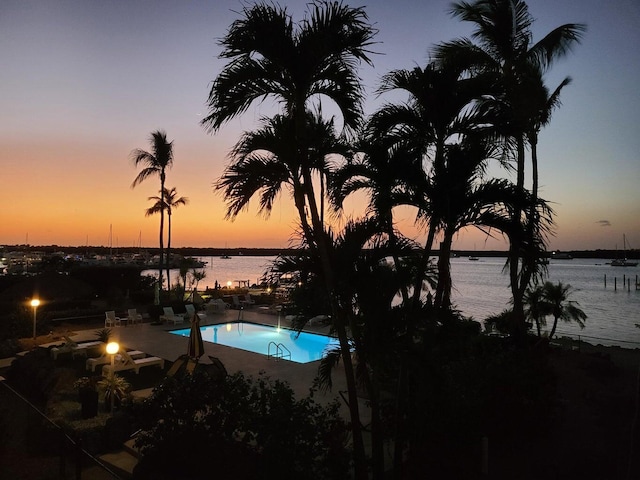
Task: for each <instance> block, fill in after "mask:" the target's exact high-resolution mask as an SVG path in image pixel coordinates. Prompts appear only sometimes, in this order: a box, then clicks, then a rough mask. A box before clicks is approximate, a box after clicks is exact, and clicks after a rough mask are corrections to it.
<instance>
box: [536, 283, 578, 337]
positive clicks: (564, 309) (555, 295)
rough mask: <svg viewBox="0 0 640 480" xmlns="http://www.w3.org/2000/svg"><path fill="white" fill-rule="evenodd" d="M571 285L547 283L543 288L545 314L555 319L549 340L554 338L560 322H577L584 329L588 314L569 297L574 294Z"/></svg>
mask: <svg viewBox="0 0 640 480" xmlns="http://www.w3.org/2000/svg"><path fill="white" fill-rule="evenodd" d="M573 291H574V290H573V288H572V287H571V285H568V284H563V283H562V282H558V283H556V284H554V283H551V282H545V284H544V287H543V302H544V304H545V306H544V312H545V313H547V314H548V315H551V316H552V317H553V327H552V328H551V332H549V338H550V339H551V338H553V336H554V335H555V333H556V327H557V326H558V320H562V321H563V322H567V323H570V322H576V323H577V324H578V325H579V326H580V328H584V321H585V320H586V319H587V314H586V313H584V311H583V310H582V309H581V308H580V304H579V303H578V302H575V301H573V300H569V297H570V296H571V294H572V293H573Z"/></svg>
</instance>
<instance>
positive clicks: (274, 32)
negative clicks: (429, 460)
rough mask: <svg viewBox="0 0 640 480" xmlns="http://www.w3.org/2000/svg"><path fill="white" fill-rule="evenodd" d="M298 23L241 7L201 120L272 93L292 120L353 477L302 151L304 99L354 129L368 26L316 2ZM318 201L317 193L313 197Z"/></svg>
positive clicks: (342, 9) (307, 156)
mask: <svg viewBox="0 0 640 480" xmlns="http://www.w3.org/2000/svg"><path fill="white" fill-rule="evenodd" d="M308 8H309V10H310V12H309V15H308V17H306V18H305V19H304V21H302V22H300V23H299V24H297V25H295V24H294V23H293V22H292V20H291V17H290V15H289V14H288V13H287V11H286V9H284V8H282V7H280V6H278V5H276V4H267V3H258V4H256V5H253V6H252V7H245V8H244V9H243V10H242V18H241V19H239V20H236V21H234V22H233V23H232V25H231V26H230V28H229V30H228V32H227V34H226V35H225V36H224V38H223V39H222V40H221V42H220V44H221V46H222V47H223V50H222V53H221V57H222V58H227V59H230V62H229V63H228V64H227V65H226V66H225V67H224V68H223V69H222V72H221V73H220V74H219V75H218V77H217V78H216V79H215V80H214V82H213V85H212V88H211V91H210V93H209V98H208V102H207V103H208V106H209V115H208V116H207V117H205V118H204V119H203V121H202V125H203V126H205V127H206V128H207V129H209V130H210V131H217V130H218V129H219V128H220V127H221V126H222V125H223V124H224V123H225V122H227V121H228V120H230V119H232V118H233V117H236V116H238V115H240V114H242V113H243V112H244V111H246V109H247V108H248V107H249V106H250V105H251V104H252V103H253V102H254V101H255V100H260V99H264V98H266V97H268V96H273V97H275V98H276V99H277V100H278V101H280V102H281V103H282V105H283V110H284V115H285V116H286V117H288V118H289V119H291V120H292V121H293V131H292V134H291V136H290V137H289V139H288V140H289V142H290V144H291V148H292V149H293V151H294V152H296V155H297V157H298V162H299V167H298V168H299V170H298V171H297V172H296V175H295V178H296V179H298V178H301V179H302V182H299V181H298V180H295V181H296V182H299V185H297V189H296V190H294V191H297V192H301V193H302V195H301V196H298V197H296V198H295V199H294V201H295V202H296V208H297V209H298V213H299V215H300V221H301V224H302V225H303V227H304V224H305V222H306V220H305V218H306V216H307V215H308V216H309V224H310V226H311V228H312V230H307V231H305V232H304V233H305V235H309V237H308V238H307V242H308V244H309V247H310V248H313V249H317V250H318V252H319V259H320V261H321V262H322V266H323V271H324V278H325V281H326V288H327V291H328V292H329V297H330V298H332V300H331V306H332V318H333V320H334V322H335V323H336V325H335V327H336V331H337V334H338V337H339V339H340V344H341V349H342V354H343V357H344V368H345V374H346V379H347V389H348V392H349V403H350V407H349V408H350V413H351V418H352V425H353V429H354V430H353V443H354V460H355V469H356V478H358V479H363V478H366V476H367V473H366V460H365V455H364V444H363V439H362V435H361V431H360V429H359V424H360V423H359V422H360V420H359V409H358V406H357V395H356V393H357V392H356V385H355V379H354V375H353V371H352V365H351V362H350V350H349V344H348V337H347V334H346V325H344V324H343V321H344V319H342V315H341V314H340V312H339V308H338V307H339V306H338V305H337V304H336V303H335V301H334V300H333V295H332V292H333V291H334V290H335V285H336V284H335V279H334V278H333V267H332V259H331V252H330V248H331V246H330V245H329V239H328V237H327V235H326V232H325V231H324V225H323V224H322V219H321V215H320V214H319V212H318V203H317V201H318V199H317V197H316V194H315V192H314V182H313V176H312V172H313V171H314V169H315V168H317V165H318V159H317V158H315V159H313V158H312V156H313V152H310V151H309V148H308V143H309V139H308V138H307V137H306V135H307V133H308V128H307V122H308V112H309V108H308V104H309V102H310V101H312V100H313V101H317V102H318V103H319V102H321V101H322V100H321V99H320V97H323V98H328V99H330V100H332V101H333V102H335V105H336V106H337V108H338V109H339V111H340V113H341V114H342V118H343V122H344V126H345V128H346V129H355V128H356V127H357V126H358V123H359V122H360V118H361V115H362V106H361V102H362V98H363V93H362V87H361V85H360V81H359V79H358V76H357V75H356V66H357V64H358V63H359V62H362V61H364V62H367V63H370V60H369V56H368V54H369V52H368V51H367V47H368V46H369V45H370V44H371V41H372V38H373V35H374V33H375V31H374V30H373V29H372V27H371V25H370V24H369V23H368V19H367V16H366V13H365V12H364V9H362V8H351V7H348V6H346V5H343V4H342V3H338V2H330V1H317V2H313V3H310V4H308ZM320 200H321V201H323V199H320Z"/></svg>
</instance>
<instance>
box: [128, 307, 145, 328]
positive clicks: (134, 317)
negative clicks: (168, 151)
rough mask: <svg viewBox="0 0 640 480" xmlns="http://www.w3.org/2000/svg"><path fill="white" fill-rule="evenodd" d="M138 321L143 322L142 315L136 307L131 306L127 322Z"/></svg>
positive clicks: (131, 323)
mask: <svg viewBox="0 0 640 480" xmlns="http://www.w3.org/2000/svg"><path fill="white" fill-rule="evenodd" d="M136 323H142V315H140V314H139V313H138V310H136V309H135V308H130V309H129V310H127V324H128V325H135V324H136Z"/></svg>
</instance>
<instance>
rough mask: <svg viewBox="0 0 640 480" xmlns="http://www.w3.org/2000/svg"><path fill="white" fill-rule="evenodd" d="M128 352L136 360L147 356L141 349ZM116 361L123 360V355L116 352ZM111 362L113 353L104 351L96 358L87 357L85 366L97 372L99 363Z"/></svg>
mask: <svg viewBox="0 0 640 480" xmlns="http://www.w3.org/2000/svg"><path fill="white" fill-rule="evenodd" d="M127 353H128V354H129V356H130V357H131V358H133V359H134V360H139V359H141V358H144V357H146V356H147V355H146V354H145V353H144V352H141V351H140V350H132V351H130V352H127ZM115 362H122V356H121V355H120V354H116V357H115V359H114V363H115ZM110 363H111V355H109V354H107V353H103V354H102V355H100V356H99V357H96V358H87V361H86V362H85V364H84V366H85V368H86V369H87V370H91V371H92V372H95V371H96V367H97V366H98V365H107V364H110Z"/></svg>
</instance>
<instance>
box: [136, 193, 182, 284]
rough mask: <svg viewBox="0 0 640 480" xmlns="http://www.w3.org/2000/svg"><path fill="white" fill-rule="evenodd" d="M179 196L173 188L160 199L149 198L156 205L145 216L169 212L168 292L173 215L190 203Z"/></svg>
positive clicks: (148, 209)
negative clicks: (176, 209) (176, 210)
mask: <svg viewBox="0 0 640 480" xmlns="http://www.w3.org/2000/svg"><path fill="white" fill-rule="evenodd" d="M177 195H178V193H177V191H176V187H173V188H171V190H169V189H166V188H165V189H164V192H162V195H160V196H159V197H155V196H154V197H149V198H148V200H151V201H154V202H155V203H154V204H153V205H152V206H151V207H149V208H147V210H146V211H145V216H147V217H148V216H150V215H155V214H156V213H160V214H162V212H163V211H165V210H166V211H167V290H169V291H171V283H170V281H171V280H170V279H171V277H170V272H169V270H170V268H171V214H172V213H173V210H174V209H175V208H178V207H179V206H180V205H186V204H188V203H189V199H188V198H187V197H177Z"/></svg>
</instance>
